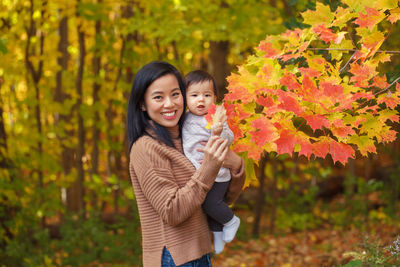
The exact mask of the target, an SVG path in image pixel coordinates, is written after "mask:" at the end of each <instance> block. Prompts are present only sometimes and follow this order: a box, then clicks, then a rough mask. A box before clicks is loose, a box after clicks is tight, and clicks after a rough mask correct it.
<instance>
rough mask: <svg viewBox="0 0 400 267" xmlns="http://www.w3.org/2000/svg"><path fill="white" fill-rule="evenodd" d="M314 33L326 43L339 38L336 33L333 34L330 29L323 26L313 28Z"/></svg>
mask: <svg viewBox="0 0 400 267" xmlns="http://www.w3.org/2000/svg"><path fill="white" fill-rule="evenodd" d="M313 31H314V32H315V33H316V34H318V35H319V37H320V38H321V39H322V40H323V41H324V42H325V43H329V42H331V41H334V40H336V38H338V36H337V34H336V33H333V32H332V31H331V30H330V29H329V28H327V27H325V26H324V25H323V24H319V25H317V26H315V27H314V28H313Z"/></svg>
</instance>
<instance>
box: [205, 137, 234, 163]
mask: <svg viewBox="0 0 400 267" xmlns="http://www.w3.org/2000/svg"><path fill="white" fill-rule="evenodd" d="M228 150H229V148H228V140H226V139H223V138H221V137H219V136H211V137H210V139H209V140H208V142H207V143H206V144H205V147H204V148H197V151H199V152H204V158H203V161H202V165H207V166H209V165H215V168H218V169H219V168H220V167H221V166H222V163H223V162H224V160H225V158H226V155H227V154H228Z"/></svg>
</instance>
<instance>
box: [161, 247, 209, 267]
mask: <svg viewBox="0 0 400 267" xmlns="http://www.w3.org/2000/svg"><path fill="white" fill-rule="evenodd" d="M161 267H211V260H210V255H209V254H206V255H204V256H203V257H201V258H200V259H197V260H193V261H189V262H187V263H184V264H182V265H179V266H176V265H175V262H174V260H173V259H172V257H171V254H170V253H169V251H168V249H166V248H165V247H164V249H163V253H162V256H161Z"/></svg>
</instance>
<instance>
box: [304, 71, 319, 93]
mask: <svg viewBox="0 0 400 267" xmlns="http://www.w3.org/2000/svg"><path fill="white" fill-rule="evenodd" d="M302 88H303V91H302V92H301V95H302V96H304V97H307V98H311V99H314V98H316V97H318V96H319V95H320V93H319V90H318V88H317V86H316V85H315V83H314V82H313V80H311V79H310V77H308V75H305V76H304V78H303V87H302Z"/></svg>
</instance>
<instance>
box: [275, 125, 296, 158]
mask: <svg viewBox="0 0 400 267" xmlns="http://www.w3.org/2000/svg"><path fill="white" fill-rule="evenodd" d="M296 141H297V140H296V137H295V136H294V135H293V134H292V133H290V132H289V131H288V130H283V131H282V132H281V133H280V135H279V139H278V140H276V141H275V143H276V145H277V148H276V150H277V152H278V153H279V154H284V153H289V154H290V155H292V152H293V149H294V146H295V145H296Z"/></svg>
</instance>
